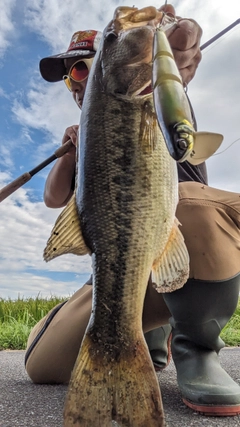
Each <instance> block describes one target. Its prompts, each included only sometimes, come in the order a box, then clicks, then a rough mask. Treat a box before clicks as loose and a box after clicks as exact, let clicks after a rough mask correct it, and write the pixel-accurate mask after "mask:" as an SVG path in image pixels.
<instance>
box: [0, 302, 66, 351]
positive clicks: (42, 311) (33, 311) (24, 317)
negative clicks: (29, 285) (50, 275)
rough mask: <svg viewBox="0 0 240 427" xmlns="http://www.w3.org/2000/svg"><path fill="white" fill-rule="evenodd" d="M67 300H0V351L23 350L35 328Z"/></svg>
mask: <svg viewBox="0 0 240 427" xmlns="http://www.w3.org/2000/svg"><path fill="white" fill-rule="evenodd" d="M66 299H67V298H58V297H53V296H52V297H51V298H40V297H39V296H38V297H37V298H35V299H33V298H28V299H24V298H18V299H17V300H11V299H7V300H4V299H2V298H0V350H2V349H11V350H22V349H25V348H26V344H27V339H28V336H29V333H30V331H31V329H32V328H33V326H34V325H35V324H36V323H37V322H38V321H39V320H40V319H42V318H43V317H44V316H45V315H46V314H47V313H48V312H49V311H50V310H51V309H52V308H53V307H55V306H56V305H57V304H59V303H60V302H63V301H65V300H66Z"/></svg>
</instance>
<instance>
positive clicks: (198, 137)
mask: <svg viewBox="0 0 240 427" xmlns="http://www.w3.org/2000/svg"><path fill="white" fill-rule="evenodd" d="M222 141H223V135H221V134H220V133H213V132H196V133H195V134H194V147H193V151H191V152H190V153H189V155H188V156H187V157H186V158H185V159H184V160H187V161H188V162H189V163H191V164H192V165H199V164H200V163H203V162H205V160H207V159H208V158H209V157H211V156H212V155H213V154H214V153H215V151H217V149H218V148H219V147H220V145H221V143H222Z"/></svg>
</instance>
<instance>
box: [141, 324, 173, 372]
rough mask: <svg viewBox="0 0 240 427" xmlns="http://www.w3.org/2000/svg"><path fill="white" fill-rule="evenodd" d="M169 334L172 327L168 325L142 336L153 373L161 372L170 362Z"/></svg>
mask: <svg viewBox="0 0 240 427" xmlns="http://www.w3.org/2000/svg"><path fill="white" fill-rule="evenodd" d="M171 332H172V327H171V325H169V324H168V325H164V326H161V327H159V328H156V329H153V330H152V331H149V332H146V334H145V335H144V336H145V340H146V343H147V345H148V349H149V352H150V355H151V358H152V361H153V364H154V368H155V371H161V370H162V369H164V368H166V367H167V365H168V364H169V362H170V359H171V349H170V347H171Z"/></svg>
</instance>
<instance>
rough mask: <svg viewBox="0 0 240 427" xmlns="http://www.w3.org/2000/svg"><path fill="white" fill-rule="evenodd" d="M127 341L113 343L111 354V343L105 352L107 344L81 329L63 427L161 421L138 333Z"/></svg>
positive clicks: (138, 426)
mask: <svg viewBox="0 0 240 427" xmlns="http://www.w3.org/2000/svg"><path fill="white" fill-rule="evenodd" d="M128 344H129V348H128V349H126V348H125V349H123V347H124V346H120V348H118V357H117V358H116V357H115V354H114V353H115V352H116V348H115V347H114V346H113V349H112V350H113V353H112V354H111V348H110V347H109V349H108V351H106V349H104V348H103V344H101V345H100V347H99V343H98V342H93V341H92V340H91V338H90V337H89V336H88V334H86V336H85V338H84V341H83V343H82V346H81V349H80V353H79V356H78V358H77V361H76V363H75V367H74V370H73V372H72V376H71V380H70V384H69V388H68V392H67V396H66V400H65V406H64V427H90V426H96V427H97V426H98V427H103V426H109V427H110V426H112V425H116V426H121V427H128V426H131V427H146V426H151V427H164V426H165V422H164V415H163V407H162V399H161V393H160V387H159V383H158V380H157V376H156V374H155V371H154V368H153V364H152V361H151V359H150V356H149V351H148V348H147V346H146V343H145V341H144V337H143V336H142V337H140V336H139V338H138V339H136V340H134V341H133V343H132V344H130V343H128ZM101 347H102V348H101ZM121 347H122V348H121ZM122 350H123V351H122ZM83 385H84V386H83Z"/></svg>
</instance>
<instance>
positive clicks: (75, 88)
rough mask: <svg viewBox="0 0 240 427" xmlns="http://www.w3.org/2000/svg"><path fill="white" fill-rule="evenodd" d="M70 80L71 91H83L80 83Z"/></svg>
mask: <svg viewBox="0 0 240 427" xmlns="http://www.w3.org/2000/svg"><path fill="white" fill-rule="evenodd" d="M70 82H71V89H72V92H78V93H81V92H82V93H83V92H84V88H83V86H82V85H81V84H80V83H78V82H75V81H74V80H72V79H71V80H70Z"/></svg>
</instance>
